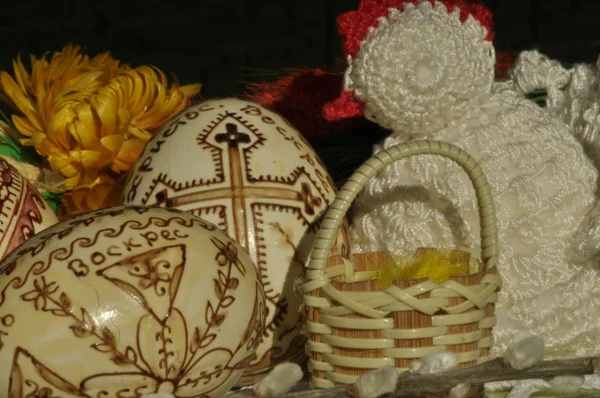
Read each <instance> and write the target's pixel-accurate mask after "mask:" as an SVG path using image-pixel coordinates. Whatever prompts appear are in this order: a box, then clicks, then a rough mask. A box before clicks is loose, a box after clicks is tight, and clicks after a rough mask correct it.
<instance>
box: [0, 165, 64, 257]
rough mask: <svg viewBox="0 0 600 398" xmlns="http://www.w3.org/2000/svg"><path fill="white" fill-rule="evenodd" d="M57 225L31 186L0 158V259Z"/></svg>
mask: <svg viewBox="0 0 600 398" xmlns="http://www.w3.org/2000/svg"><path fill="white" fill-rule="evenodd" d="M57 222H58V219H57V217H56V214H54V212H53V211H52V209H50V207H49V206H48V205H47V204H46V203H45V202H44V199H42V197H41V196H40V194H39V193H38V192H37V190H36V189H35V188H34V187H33V186H32V185H31V183H29V181H27V180H26V179H25V178H24V177H23V176H22V175H21V174H19V172H18V171H17V170H16V169H15V168H14V167H13V166H11V165H10V164H9V163H8V161H7V160H6V159H4V158H2V157H0V259H1V258H2V257H4V256H5V255H6V254H8V253H10V252H11V251H12V250H14V249H15V248H16V247H17V246H19V245H20V244H22V243H23V242H25V241H26V240H27V239H29V238H30V237H31V236H33V235H34V234H36V233H38V232H40V231H42V230H43V229H45V228H47V227H49V226H50V225H53V224H56V223H57Z"/></svg>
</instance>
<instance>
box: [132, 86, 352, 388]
mask: <svg viewBox="0 0 600 398" xmlns="http://www.w3.org/2000/svg"><path fill="white" fill-rule="evenodd" d="M335 195H336V187H335V185H334V183H333V181H332V179H331V177H330V176H329V174H328V172H327V170H326V169H325V167H324V165H323V164H322V162H321V160H320V159H319V158H318V156H317V154H316V153H315V152H314V150H313V149H312V147H311V146H310V145H309V144H308V143H307V142H306V141H305V139H304V138H303V136H302V135H301V134H300V133H299V132H298V131H297V130H296V129H295V128H294V127H293V126H291V125H290V124H289V123H288V122H287V121H286V120H285V119H284V118H282V117H281V116H279V115H277V114H275V113H274V112H272V111H270V110H269V109H267V108H264V107H262V106H261V105H259V104H256V103H253V102H249V101H245V100H240V99H234V98H224V99H215V100H207V101H203V102H201V103H199V104H196V105H194V106H192V107H190V108H188V109H187V110H186V111H184V112H183V113H181V114H180V115H179V116H178V117H176V118H175V119H173V120H172V121H171V122H170V123H169V124H168V125H167V126H165V127H164V128H163V129H162V130H160V131H159V132H158V133H157V134H156V135H155V136H154V138H153V139H152V140H151V141H150V142H149V143H148V145H147V146H146V149H145V151H144V153H143V154H142V156H141V158H140V160H139V161H138V163H137V165H136V166H135V167H134V169H133V172H132V174H131V177H130V179H129V181H128V183H127V185H126V187H125V203H126V204H134V205H148V206H162V207H168V208H177V209H180V210H184V211H186V212H189V213H191V214H194V215H197V216H199V217H202V218H204V219H206V220H208V221H210V222H211V223H214V224H215V225H217V226H218V227H219V228H220V229H222V230H224V231H226V232H227V233H228V234H229V235H230V236H231V237H233V238H234V239H235V240H236V241H237V242H238V243H239V244H240V246H241V247H242V248H244V250H246V251H247V252H248V253H249V254H250V257H251V258H252V260H253V261H254V262H255V264H256V265H257V267H258V270H259V273H260V277H261V280H262V284H263V286H264V290H265V295H266V298H267V308H268V316H267V327H266V331H265V334H264V335H263V336H262V338H261V340H262V341H261V345H260V346H259V348H258V351H257V354H258V357H259V358H258V359H257V360H256V361H255V362H253V364H252V365H251V366H250V368H249V369H248V372H247V375H246V377H244V379H243V380H242V382H241V385H248V384H251V383H253V382H255V381H256V377H253V376H257V377H258V376H260V375H263V374H264V373H265V372H267V371H268V370H269V369H270V368H272V367H273V366H274V365H276V364H277V363H280V362H283V361H300V360H302V359H303V358H304V342H305V338H304V336H302V334H301V327H302V323H303V319H302V317H301V315H300V313H299V310H300V306H301V298H300V297H299V296H298V295H297V294H296V293H295V292H294V281H295V280H296V278H298V277H299V276H301V275H302V273H303V270H304V267H305V265H306V263H307V260H308V258H309V256H310V250H311V249H312V243H313V241H314V238H315V236H316V232H317V230H318V228H319V225H320V219H321V217H322V216H323V215H324V213H325V211H326V210H327V206H328V205H329V204H330V203H331V202H332V201H333V199H334V198H335ZM348 248H349V244H348V234H347V226H346V225H345V227H344V228H343V229H342V230H341V231H340V232H339V234H338V239H337V242H336V244H335V247H334V251H333V252H334V253H338V254H344V255H348V253H347V251H348Z"/></svg>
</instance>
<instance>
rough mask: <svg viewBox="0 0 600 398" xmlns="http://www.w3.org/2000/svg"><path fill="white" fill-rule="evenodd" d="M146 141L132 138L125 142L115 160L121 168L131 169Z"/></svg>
mask: <svg viewBox="0 0 600 398" xmlns="http://www.w3.org/2000/svg"><path fill="white" fill-rule="evenodd" d="M145 146H146V142H144V141H142V140H139V139H130V140H127V141H125V142H124V143H123V145H122V146H121V150H120V151H119V154H118V155H117V158H116V159H115V161H114V164H115V165H116V167H117V168H118V169H119V170H124V171H129V170H131V168H132V167H133V164H134V163H135V162H136V161H137V160H138V158H139V157H140V154H141V153H142V151H143V150H144V147H145Z"/></svg>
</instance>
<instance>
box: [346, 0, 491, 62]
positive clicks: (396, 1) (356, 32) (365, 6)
mask: <svg viewBox="0 0 600 398" xmlns="http://www.w3.org/2000/svg"><path fill="white" fill-rule="evenodd" d="M428 1H429V2H430V3H431V4H432V5H433V4H434V3H435V2H438V3H442V4H444V5H445V6H446V8H447V9H448V12H449V13H450V12H452V11H454V9H455V8H456V7H458V8H459V9H460V21H461V22H464V21H466V20H467V18H468V17H469V15H471V16H472V17H473V18H474V19H475V20H477V21H479V23H480V24H481V26H483V27H484V28H485V29H486V30H487V31H488V34H487V36H486V37H485V40H489V41H492V40H493V38H494V33H493V24H492V13H491V11H490V10H489V8H487V7H486V6H485V5H483V4H477V3H468V2H467V1H466V0H428ZM418 3H419V0H363V1H361V3H360V5H359V6H358V10H356V11H349V12H346V13H344V14H341V15H340V16H339V17H338V19H337V24H338V31H339V33H340V34H341V35H342V36H345V38H346V39H345V41H344V44H343V46H344V53H345V54H346V56H348V55H350V56H351V57H354V56H355V55H356V53H357V52H358V50H359V49H360V43H361V42H362V41H363V40H364V39H365V38H366V37H367V33H368V31H369V28H371V27H374V28H376V27H377V25H378V24H379V21H378V20H379V18H381V17H387V16H388V14H389V12H390V8H396V9H398V10H400V11H404V5H405V4H414V5H417V4H418Z"/></svg>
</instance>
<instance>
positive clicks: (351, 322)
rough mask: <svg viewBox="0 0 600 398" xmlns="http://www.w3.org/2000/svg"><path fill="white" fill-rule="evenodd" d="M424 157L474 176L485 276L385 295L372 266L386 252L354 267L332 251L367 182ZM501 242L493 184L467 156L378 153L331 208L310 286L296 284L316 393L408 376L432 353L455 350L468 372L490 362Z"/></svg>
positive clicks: (446, 149)
mask: <svg viewBox="0 0 600 398" xmlns="http://www.w3.org/2000/svg"><path fill="white" fill-rule="evenodd" d="M421 154H434V155H441V156H444V157H446V158H449V159H452V160H453V161H455V162H456V163H458V164H459V165H460V166H462V168H463V169H464V170H465V171H466V172H467V173H468V175H469V177H470V179H471V181H472V183H473V185H474V187H475V191H476V194H477V201H478V205H479V214H480V219H481V248H482V261H483V264H484V265H485V271H484V272H479V273H476V274H471V275H468V276H462V277H451V278H450V279H449V280H447V281H446V282H443V283H442V284H437V283H434V282H433V281H431V280H429V279H420V280H409V281H394V282H393V284H392V285H391V286H390V287H389V288H386V289H385V290H384V291H381V289H380V288H379V284H378V281H377V280H373V279H374V277H373V272H372V270H373V269H372V266H371V265H372V264H377V258H378V257H381V256H383V255H384V254H383V253H375V254H361V255H356V256H354V258H353V259H354V262H350V261H348V260H346V259H342V258H340V257H339V256H336V257H332V258H330V256H329V253H330V250H331V247H332V245H333V243H334V239H335V236H336V232H337V231H338V229H339V228H340V226H341V224H342V222H343V219H344V216H345V214H346V212H347V211H348V209H349V207H350V205H351V203H352V201H353V200H354V199H355V198H356V196H357V195H358V193H359V192H360V191H361V190H362V189H363V188H364V187H365V185H366V184H367V182H368V181H369V179H370V178H371V177H373V176H374V175H375V174H376V173H378V172H379V171H380V170H381V169H382V168H383V167H385V166H387V165H389V164H390V163H392V162H394V161H397V160H400V159H404V158H407V157H410V156H414V155H421ZM497 244H498V239H497V229H496V215H495V211H494V204H493V199H492V196H491V191H490V188H489V186H488V183H487V179H486V177H485V175H484V174H483V172H482V170H481V168H480V167H479V165H478V164H477V163H476V162H475V160H474V159H473V158H472V157H470V156H469V155H468V154H467V153H466V152H464V151H462V150H460V149H459V148H457V147H455V146H453V145H450V144H447V143H443V142H437V141H417V142H410V143H404V144H400V145H396V146H393V147H391V148H387V149H385V150H382V151H381V152H379V153H377V154H376V155H374V156H373V157H372V158H371V159H370V160H368V161H367V162H366V163H365V164H364V165H363V166H361V167H360V168H359V169H358V170H357V171H356V172H355V173H354V174H353V175H352V177H351V178H350V179H349V180H348V182H347V183H346V184H345V185H344V186H343V187H342V188H341V190H340V191H339V193H338V195H337V197H336V199H335V201H334V202H333V203H332V204H331V206H330V208H329V209H328V211H327V213H326V215H325V217H324V219H323V223H322V225H321V228H320V230H319V232H318V235H317V238H316V241H315V244H314V246H313V250H312V253H311V257H310V261H309V265H308V269H307V272H306V276H305V279H303V280H302V281H300V283H299V286H298V289H299V291H300V293H301V294H302V295H303V299H304V306H305V307H304V308H305V311H306V317H307V322H306V325H305V334H306V335H307V336H308V340H307V343H306V351H307V355H308V356H309V363H308V367H309V371H310V373H311V381H310V384H311V387H312V388H329V387H333V386H335V385H340V384H352V383H355V382H356V380H357V379H358V377H359V376H360V375H362V374H364V373H366V372H368V371H370V370H373V369H376V368H380V367H383V366H386V365H391V366H394V367H395V368H396V369H397V370H398V371H405V370H407V369H408V366H409V364H410V363H411V362H412V361H414V360H415V359H417V358H421V357H423V356H425V355H427V354H431V353H439V352H447V351H452V352H455V353H457V356H458V358H459V361H460V366H462V367H464V366H471V365H475V364H477V363H481V362H485V361H487V360H489V359H491V358H490V356H489V355H490V354H489V351H490V347H491V344H492V337H491V336H492V334H491V329H492V327H493V326H494V324H495V321H496V318H495V316H494V303H495V302H496V298H497V293H498V290H499V289H500V286H501V281H500V278H499V276H498V275H497V272H496V265H497V261H498V260H497V259H498V257H497V256H498V251H497ZM369 268H371V269H369ZM369 271H371V272H369Z"/></svg>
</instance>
